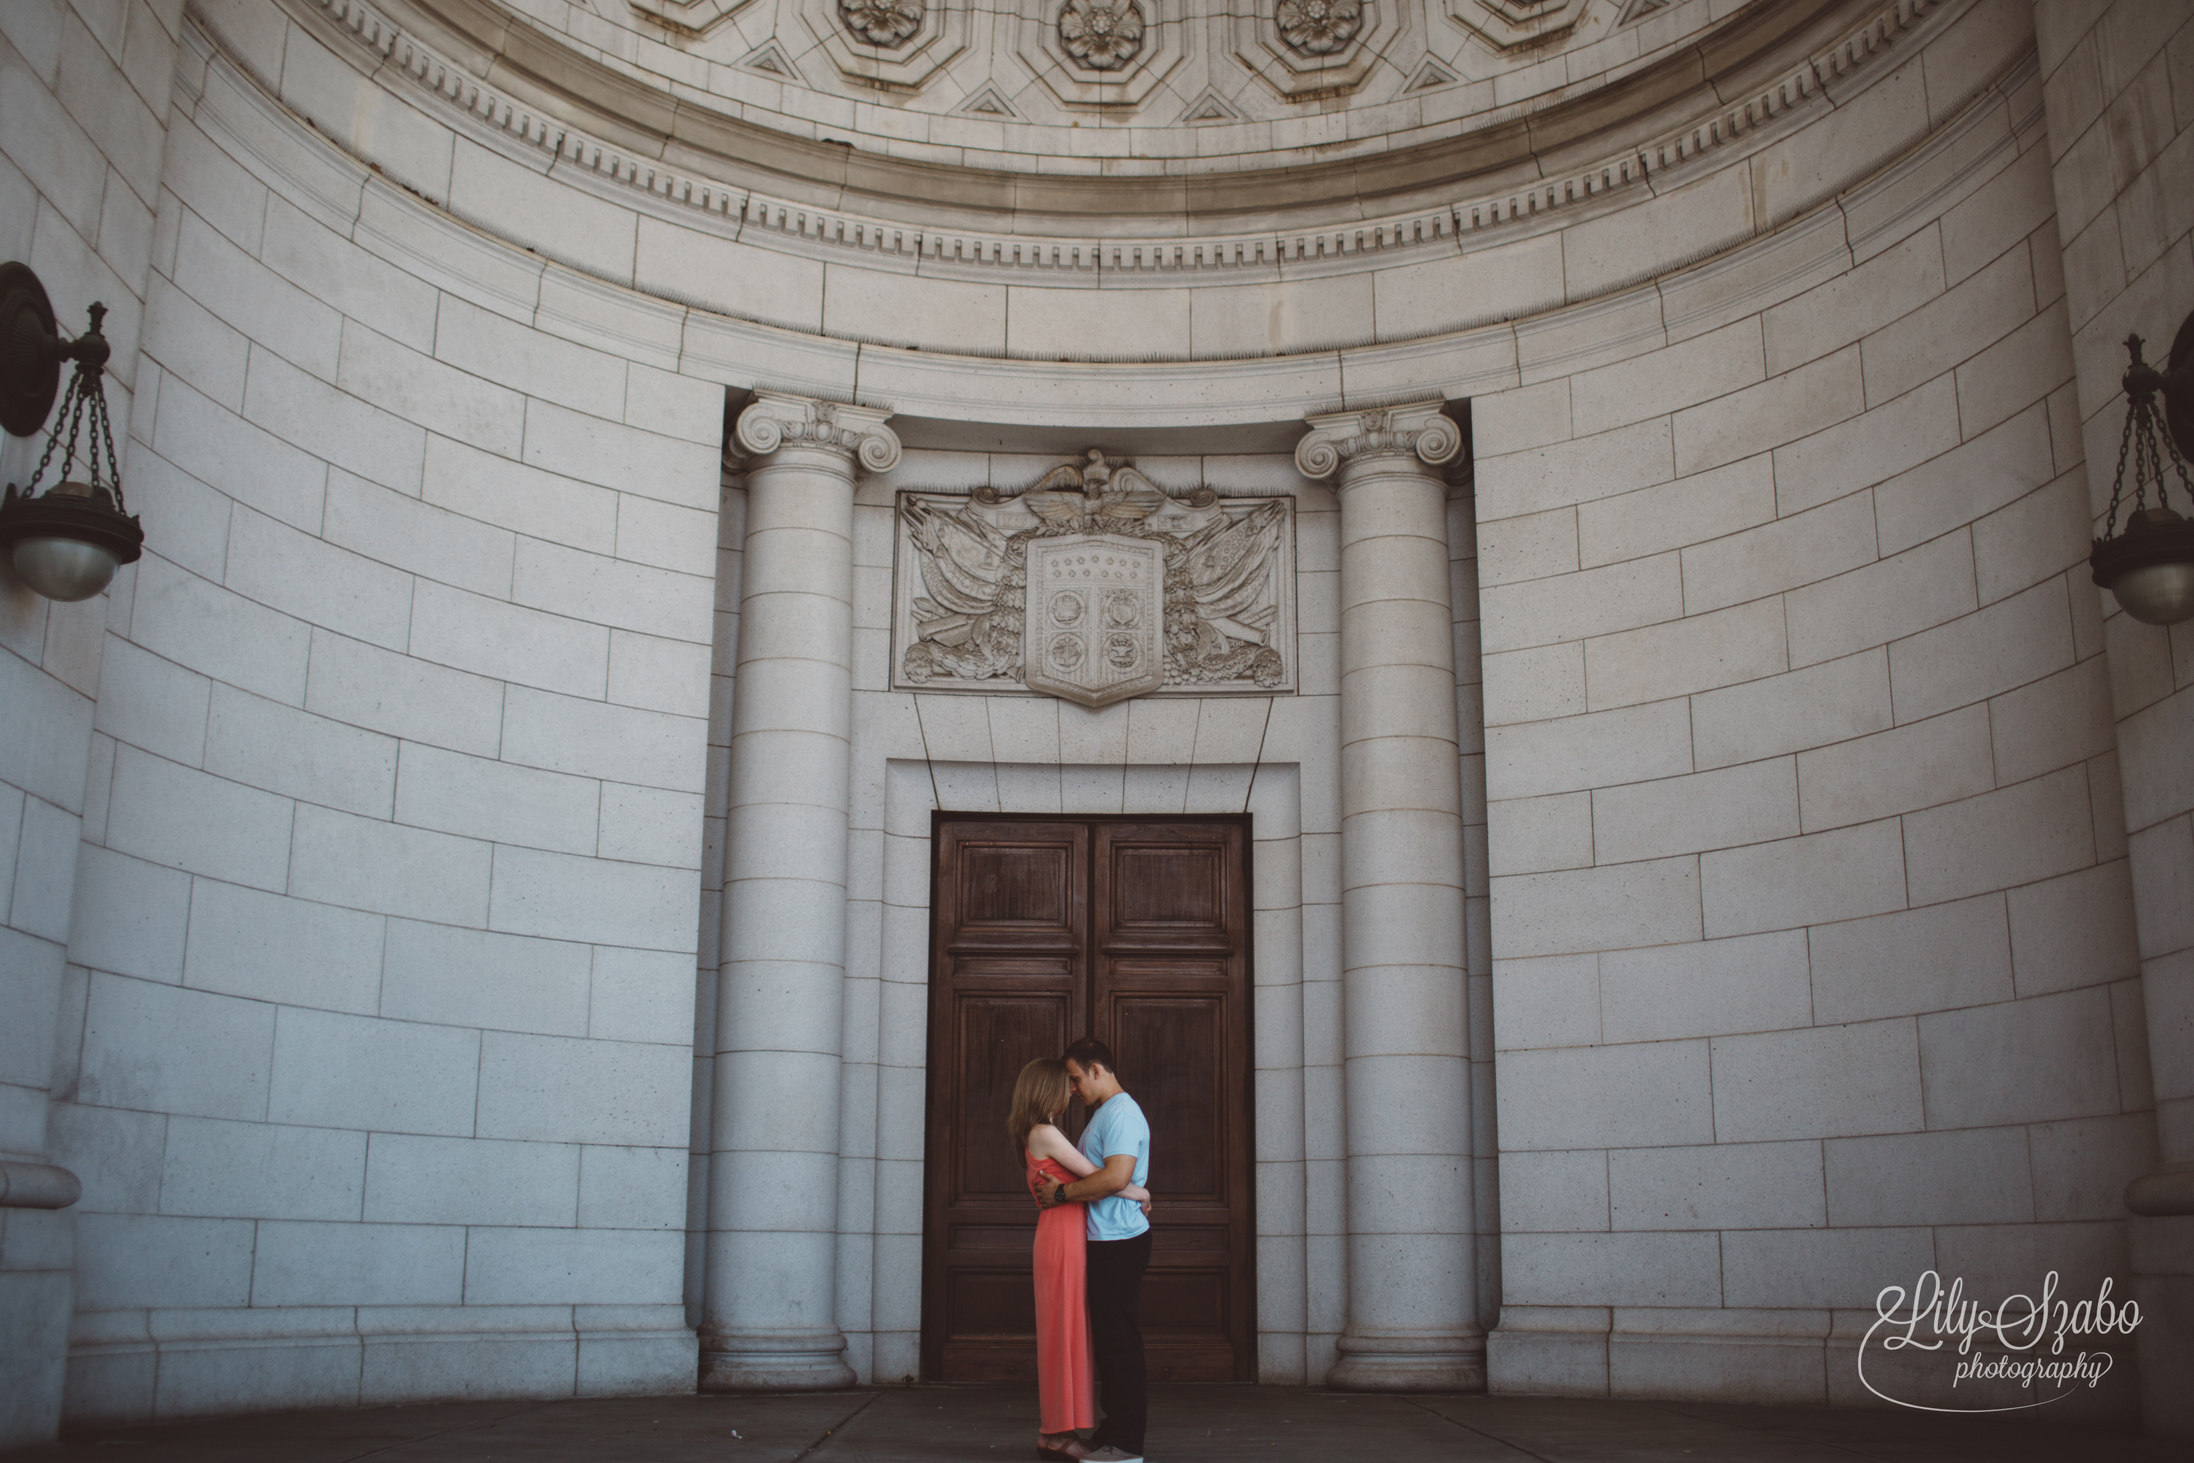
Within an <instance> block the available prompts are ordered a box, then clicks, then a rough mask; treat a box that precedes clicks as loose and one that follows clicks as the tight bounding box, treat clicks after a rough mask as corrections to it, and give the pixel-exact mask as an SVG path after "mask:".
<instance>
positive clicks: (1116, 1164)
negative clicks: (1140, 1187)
mask: <svg viewBox="0 0 2194 1463" xmlns="http://www.w3.org/2000/svg"><path fill="white" fill-rule="evenodd" d="M1134 1182H1135V1155H1134V1154H1132V1153H1108V1154H1106V1155H1105V1166H1104V1167H1103V1168H1100V1169H1098V1170H1097V1171H1096V1172H1095V1173H1093V1174H1091V1175H1090V1176H1089V1177H1088V1178H1086V1179H1076V1180H1075V1181H1074V1182H1073V1183H1071V1184H1058V1185H1055V1186H1054V1185H1047V1186H1046V1187H1045V1190H1044V1194H1045V1201H1044V1205H1045V1207H1046V1208H1049V1207H1050V1206H1051V1205H1053V1204H1064V1203H1067V1202H1069V1201H1070V1200H1071V1201H1077V1202H1078V1201H1081V1200H1086V1199H1106V1198H1110V1197H1111V1196H1112V1195H1114V1194H1117V1193H1119V1192H1120V1190H1122V1189H1124V1188H1126V1187H1127V1186H1128V1185H1129V1184H1132V1183H1134Z"/></svg>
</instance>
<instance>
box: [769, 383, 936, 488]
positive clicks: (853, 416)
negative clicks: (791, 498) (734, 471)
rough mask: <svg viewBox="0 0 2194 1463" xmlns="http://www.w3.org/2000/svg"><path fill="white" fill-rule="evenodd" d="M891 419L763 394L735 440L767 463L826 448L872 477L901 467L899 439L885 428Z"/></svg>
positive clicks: (876, 410) (877, 412)
mask: <svg viewBox="0 0 2194 1463" xmlns="http://www.w3.org/2000/svg"><path fill="white" fill-rule="evenodd" d="M890 415H891V413H890V412H889V411H887V410H884V409H882V408H880V407H872V406H848V405H845V404H844V403H841V402H834V401H816V400H813V399H812V398H809V397H805V396H792V395H789V394H786V393H784V392H778V391H767V390H760V391H756V392H755V393H754V400H753V402H752V403H750V404H749V405H748V407H747V409H746V410H745V411H743V412H741V413H739V423H738V426H737V427H736V428H735V429H734V431H733V434H732V435H733V436H734V437H735V438H736V439H737V441H738V444H739V446H740V448H741V449H742V450H744V451H745V452H746V453H747V454H748V455H750V456H753V457H767V456H768V455H769V454H770V453H772V452H775V451H777V450H778V449H780V448H782V447H787V446H797V447H821V448H823V449H825V450H827V451H830V452H835V453H839V454H841V455H843V456H845V457H846V458H847V459H849V460H850V461H857V462H859V463H860V465H861V466H862V467H863V468H866V469H867V470H868V471H870V472H889V471H891V469H892V468H894V467H896V466H898V465H899V436H898V434H897V433H896V432H894V431H892V430H891V428H889V427H887V426H885V425H884V422H885V420H886V419H887V418H888V417H890Z"/></svg>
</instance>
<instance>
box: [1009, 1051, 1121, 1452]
mask: <svg viewBox="0 0 2194 1463" xmlns="http://www.w3.org/2000/svg"><path fill="white" fill-rule="evenodd" d="M1073 1096H1074V1087H1073V1084H1072V1083H1070V1082H1069V1081H1068V1080H1067V1068H1066V1063H1065V1062H1063V1061H1061V1060H1059V1059H1058V1058H1057V1057H1038V1058H1037V1059H1036V1060H1035V1061H1033V1062H1030V1063H1029V1064H1028V1065H1027V1066H1025V1067H1023V1068H1022V1069H1021V1075H1020V1077H1019V1078H1018V1079H1017V1080H1016V1081H1015V1082H1014V1084H1013V1108H1012V1116H1011V1118H1010V1119H1009V1120H1008V1124H1007V1126H1008V1127H1009V1128H1010V1130H1011V1131H1012V1134H1013V1142H1014V1146H1015V1147H1016V1148H1018V1149H1020V1151H1021V1161H1022V1163H1023V1165H1024V1166H1025V1168H1026V1170H1027V1174H1026V1177H1027V1180H1028V1189H1029V1193H1030V1194H1031V1195H1032V1196H1033V1195H1034V1194H1035V1193H1036V1184H1037V1181H1038V1180H1039V1179H1046V1178H1048V1179H1052V1180H1055V1181H1057V1182H1059V1183H1072V1182H1073V1181H1074V1180H1076V1179H1079V1178H1087V1177H1089V1176H1090V1175H1091V1174H1093V1173H1095V1172H1096V1171H1097V1165H1095V1164H1093V1163H1091V1162H1090V1161H1089V1160H1088V1159H1087V1158H1084V1157H1083V1156H1082V1154H1081V1151H1080V1150H1079V1149H1077V1148H1076V1147H1075V1146H1074V1145H1073V1144H1072V1143H1069V1142H1068V1141H1067V1135H1066V1134H1065V1133H1063V1132H1061V1131H1060V1130H1059V1118H1060V1117H1061V1115H1063V1114H1064V1113H1065V1112H1066V1110H1067V1103H1068V1102H1069V1101H1070V1100H1071V1099H1072V1098H1073ZM1120 1193H1121V1194H1122V1196H1124V1197H1126V1198H1129V1199H1133V1200H1135V1201H1137V1202H1138V1203H1141V1204H1145V1205H1147V1204H1148V1203H1149V1202H1150V1193H1149V1191H1148V1190H1147V1189H1143V1188H1141V1187H1139V1186H1136V1185H1132V1184H1131V1185H1129V1186H1128V1187H1127V1188H1125V1189H1122V1190H1121V1191H1120ZM1085 1224H1086V1216H1085V1214H1084V1212H1083V1206H1082V1205H1080V1204H1072V1203H1069V1204H1059V1205H1055V1206H1053V1207H1052V1208H1049V1209H1045V1210H1043V1211H1041V1213H1040V1214H1039V1215H1038V1217H1037V1220H1036V1396H1037V1402H1038V1409H1039V1412H1040V1414H1041V1423H1040V1426H1039V1429H1038V1432H1037V1435H1036V1456H1037V1457H1039V1458H1050V1459H1072V1458H1080V1457H1083V1456H1085V1455H1086V1454H1087V1452H1088V1449H1086V1448H1084V1447H1083V1446H1082V1440H1081V1439H1080V1438H1079V1437H1077V1436H1075V1433H1076V1430H1077V1429H1080V1428H1089V1427H1095V1426H1096V1425H1097V1404H1096V1401H1095V1395H1094V1393H1095V1389H1094V1379H1095V1377H1096V1368H1095V1366H1094V1364H1093V1363H1092V1362H1091V1359H1090V1348H1089V1319H1088V1314H1087V1310H1086V1300H1085V1296H1084V1292H1083V1282H1084V1256H1083V1248H1082V1247H1083V1246H1084V1245H1085V1244H1086V1243H1087V1242H1088V1231H1087V1229H1086V1228H1085V1227H1084V1226H1085Z"/></svg>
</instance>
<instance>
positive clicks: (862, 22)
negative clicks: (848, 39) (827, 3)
mask: <svg viewBox="0 0 2194 1463" xmlns="http://www.w3.org/2000/svg"><path fill="white" fill-rule="evenodd" d="M928 13H929V7H928V5H927V4H925V3H924V0H838V17H839V19H841V20H843V21H844V22H845V23H846V29H847V30H849V31H851V32H853V35H854V38H855V39H856V40H862V41H866V42H868V43H869V44H870V45H872V46H882V47H883V48H884V49H886V50H890V49H892V48H893V47H896V46H900V45H904V44H905V43H906V39H907V37H908V36H911V35H913V34H914V33H915V32H916V31H918V30H920V29H921V28H922V17H923V16H924V15H926V14H928Z"/></svg>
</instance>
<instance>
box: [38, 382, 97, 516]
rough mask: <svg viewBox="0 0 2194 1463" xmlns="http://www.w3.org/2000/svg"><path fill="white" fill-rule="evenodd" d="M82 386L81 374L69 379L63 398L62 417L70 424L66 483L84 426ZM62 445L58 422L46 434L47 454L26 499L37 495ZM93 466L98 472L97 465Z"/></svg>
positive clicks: (64, 473) (63, 462)
mask: <svg viewBox="0 0 2194 1463" xmlns="http://www.w3.org/2000/svg"><path fill="white" fill-rule="evenodd" d="M82 384H83V378H82V376H81V375H80V374H79V375H74V376H71V377H69V389H68V390H67V391H66V392H65V393H63V395H62V397H61V417H62V419H63V420H65V421H66V422H67V423H68V424H69V450H68V453H67V455H66V456H64V457H63V458H62V459H61V478H62V480H63V481H64V482H65V481H67V480H68V475H69V469H70V468H71V467H74V466H75V465H76V433H77V429H78V428H80V427H81V426H83V424H84V418H83V415H82V414H81V413H79V412H78V411H77V410H76V398H77V395H78V394H79V393H78V388H79V387H80V386H81V385H82ZM60 445H61V427H60V423H58V422H56V423H55V424H54V429H53V430H52V431H50V432H48V433H47V434H46V450H45V454H44V455H43V456H41V457H40V458H39V459H38V471H36V472H34V473H32V474H31V477H30V486H29V487H27V488H25V489H24V490H23V496H24V497H26V498H28V497H31V496H33V495H35V494H36V493H37V491H38V484H39V483H40V482H42V481H43V480H44V479H45V476H46V468H47V466H48V465H49V464H51V463H52V461H53V449H54V448H56V447H58V446H60ZM93 466H94V470H95V471H96V468H97V464H96V463H95V464H94V465H93Z"/></svg>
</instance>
